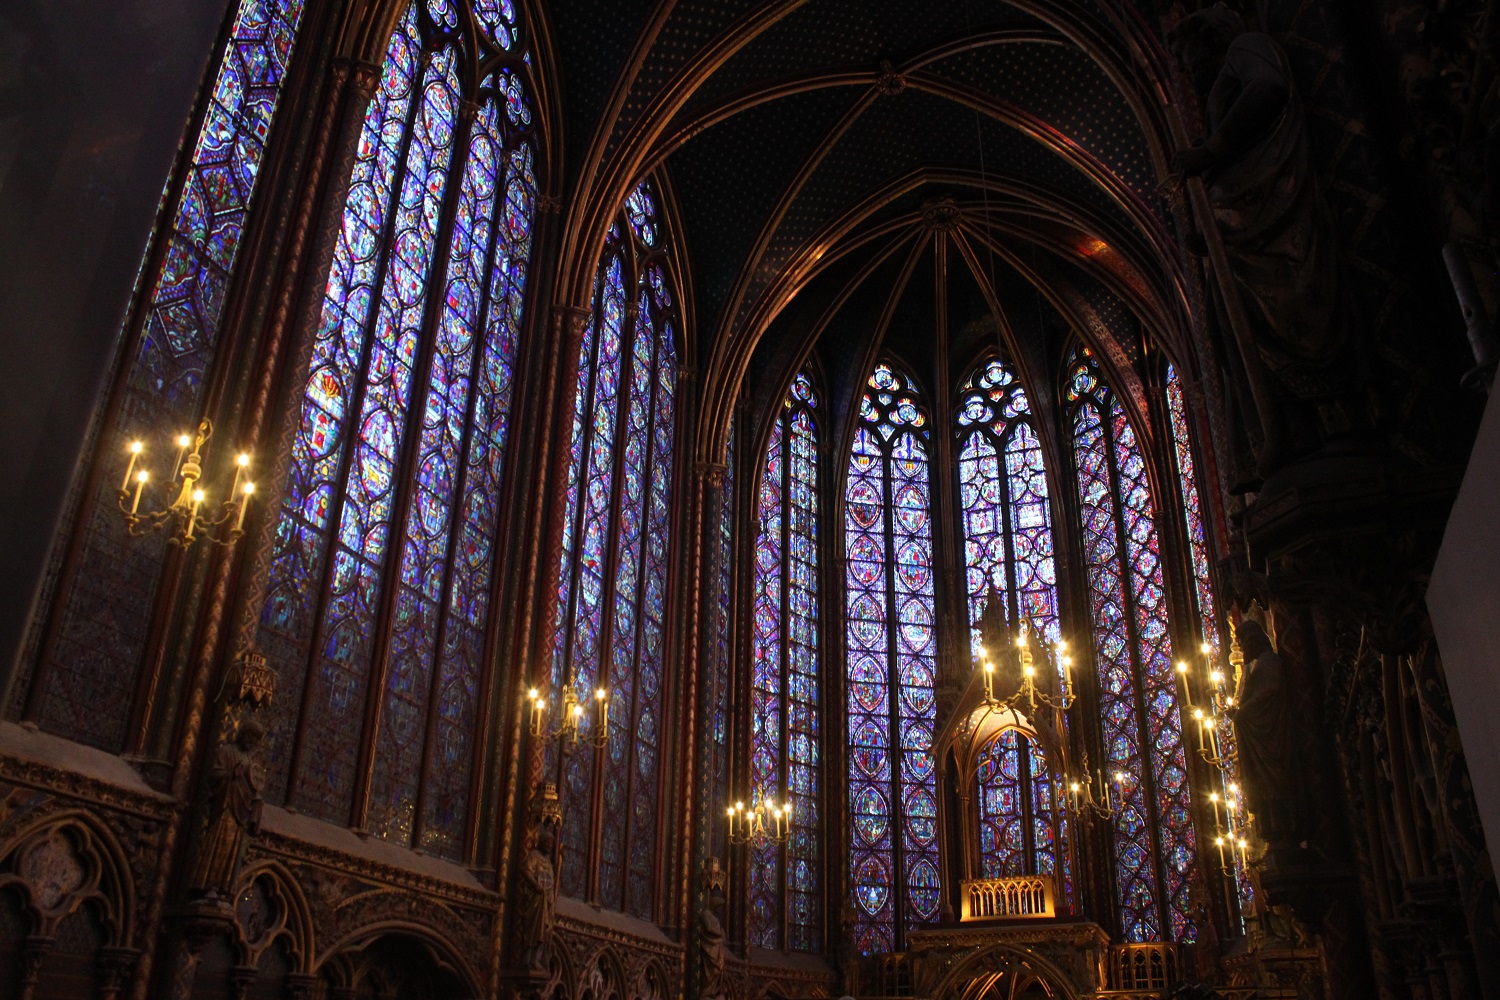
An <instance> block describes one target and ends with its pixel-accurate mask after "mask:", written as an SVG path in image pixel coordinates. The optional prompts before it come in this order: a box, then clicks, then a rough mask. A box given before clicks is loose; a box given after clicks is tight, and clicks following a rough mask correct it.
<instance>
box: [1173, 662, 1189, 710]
mask: <svg viewBox="0 0 1500 1000" xmlns="http://www.w3.org/2000/svg"><path fill="white" fill-rule="evenodd" d="M1177 672H1178V673H1179V674H1181V675H1182V699H1183V701H1186V702H1187V703H1188V704H1189V705H1192V703H1193V688H1192V685H1190V684H1189V683H1188V666H1187V663H1186V662H1185V661H1183V660H1178V661H1177Z"/></svg>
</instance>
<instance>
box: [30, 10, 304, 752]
mask: <svg viewBox="0 0 1500 1000" xmlns="http://www.w3.org/2000/svg"><path fill="white" fill-rule="evenodd" d="M303 3H304V0H240V2H239V3H238V4H237V5H235V7H234V8H233V21H232V22H231V24H230V27H229V33H228V37H227V38H226V39H225V42H224V48H223V50H222V51H221V52H220V53H219V55H218V62H217V69H216V70H215V71H214V77H213V83H212V86H211V89H210V90H209V91H208V92H207V98H206V101H205V103H204V108H203V117H202V122H201V124H199V126H198V129H197V134H196V135H190V136H189V137H188V138H189V141H188V143H187V144H186V146H185V148H186V149H190V150H191V152H190V153H188V154H187V155H186V157H185V161H184V164H183V167H182V170H181V173H180V175H179V176H178V177H177V178H174V181H175V183H170V182H169V184H168V187H167V191H166V198H167V202H166V203H167V206H168V208H167V215H166V216H165V221H164V224H163V226H162V228H161V230H160V231H159V232H158V234H157V236H156V239H155V240H154V241H153V246H152V249H151V250H150V251H148V254H147V258H146V263H145V265H143V267H145V268H151V267H153V262H154V261H157V260H159V261H160V263H159V264H155V265H154V270H143V273H142V275H141V285H140V288H139V290H138V294H139V295H141V296H142V302H141V307H140V308H138V309H137V310H133V312H132V315H139V316H140V319H138V320H136V321H135V322H137V323H139V326H138V327H134V326H133V327H132V328H130V329H127V331H126V337H125V342H126V345H127V347H126V350H127V352H128V354H127V361H126V363H127V364H128V366H129V373H128V375H127V377H126V383H125V387H124V393H123V395H122V398H121V400H120V404H119V407H118V409H117V410H116V412H115V413H113V414H111V418H112V420H111V423H110V425H109V427H108V429H107V430H106V432H105V433H104V435H103V437H102V441H103V443H102V445H101V448H100V452H99V454H100V456H101V457H100V461H103V462H114V461H117V459H118V456H120V455H123V454H124V453H125V447H126V442H128V441H130V440H133V439H137V438H139V439H142V440H144V441H146V442H150V443H151V444H153V445H157V444H160V443H163V442H165V441H167V440H168V439H169V438H172V437H175V436H176V435H177V434H179V433H181V432H182V431H184V430H186V429H189V428H191V427H194V426H196V425H197V423H198V419H199V416H200V414H199V408H200V406H201V405H202V391H203V384H204V381H205V379H206V378H207V377H208V373H209V369H210V367H211V366H212V364H213V360H214V356H215V354H216V350H217V347H218V344H219V325H220V322H221V320H222V318H223V313H224V303H225V298H226V295H227V293H228V290H229V284H230V278H231V276H232V275H233V273H234V267H235V262H236V261H237V259H238V257H239V249H240V243H241V241H242V240H243V238H244V234H245V220H246V213H247V211H248V210H249V206H250V205H251V203H252V201H253V200H254V196H255V191H256V181H257V179H258V176H259V173H260V167H261V163H262V160H263V159H264V157H265V152H266V142H267V139H268V138H269V136H270V133H271V126H272V124H273V122H274V120H275V117H276V109H277V106H278V105H279V104H280V100H281V89H282V84H283V82H284V81H285V79H286V71H287V66H288V63H289V62H290V59H291V54H292V48H293V42H294V41H295V39H296V36H297V27H298V24H299V22H300V20H301V17H302V9H303ZM220 451H221V452H224V451H226V449H222V448H221V449H220ZM100 478H101V481H102V483H103V486H102V488H101V490H100V491H99V492H98V493H97V494H95V495H94V496H93V497H92V498H91V501H90V503H89V504H88V505H87V507H86V511H85V517H84V518H83V519H82V520H81V521H80V524H79V526H78V528H77V529H75V530H78V531H81V532H83V540H82V541H83V544H82V549H81V553H80V564H79V569H78V570H77V572H76V573H75V574H73V576H72V578H71V579H70V580H65V581H63V590H62V593H61V594H60V596H59V601H60V605H59V608H58V611H57V613H58V614H59V615H60V616H61V620H60V622H59V626H58V629H57V637H56V640H55V641H54V642H53V643H52V644H51V648H48V649H43V650H42V651H41V653H40V659H41V661H42V662H43V663H44V664H45V666H44V668H43V671H42V673H43V674H44V675H45V676H44V678H42V679H41V682H42V683H43V685H44V688H43V690H42V691H40V692H38V695H39V697H36V698H34V699H33V700H34V701H35V702H36V703H37V712H38V714H37V721H38V722H39V723H40V724H41V725H42V726H44V727H45V728H47V729H48V730H50V731H52V732H56V733H59V734H61V735H64V736H68V737H69V738H72V739H76V740H80V741H82V742H85V743H91V744H94V745H96V746H100V747H104V748H106V749H110V750H118V749H120V748H121V745H122V742H123V740H124V738H125V733H124V728H125V723H126V719H127V718H128V716H129V714H130V713H129V701H130V692H131V689H132V687H133V685H134V680H135V675H136V671H137V669H138V668H139V666H140V661H141V657H142V654H143V652H144V646H145V641H146V633H147V630H148V629H149V627H150V611H151V605H152V595H153V594H154V593H155V590H156V587H157V579H158V576H159V574H160V572H161V569H162V563H163V559H164V551H165V550H164V548H163V546H162V545H161V541H160V538H159V537H158V538H148V539H145V540H140V541H137V540H132V539H128V538H125V537H124V532H123V531H122V529H121V526H120V519H119V515H118V512H117V511H116V510H115V509H114V508H115V497H114V477H113V475H103V476H101V477H100Z"/></svg>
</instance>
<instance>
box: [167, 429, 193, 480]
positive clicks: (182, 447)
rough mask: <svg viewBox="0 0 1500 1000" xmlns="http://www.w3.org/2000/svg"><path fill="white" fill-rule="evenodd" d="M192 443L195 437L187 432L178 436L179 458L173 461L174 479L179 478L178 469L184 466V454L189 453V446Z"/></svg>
mask: <svg viewBox="0 0 1500 1000" xmlns="http://www.w3.org/2000/svg"><path fill="white" fill-rule="evenodd" d="M192 443H193V439H192V438H190V437H188V436H187V435H186V434H179V435H178V436H177V460H176V461H174V462H173V463H172V478H173V479H176V478H177V470H178V469H180V468H182V456H183V455H186V454H187V450H188V446H189V445H191V444H192Z"/></svg>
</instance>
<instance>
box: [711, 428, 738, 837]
mask: <svg viewBox="0 0 1500 1000" xmlns="http://www.w3.org/2000/svg"><path fill="white" fill-rule="evenodd" d="M734 434H735V429H734V426H733V425H731V426H730V429H729V445H728V447H727V448H726V450H725V456H724V484H723V487H722V488H723V499H722V501H721V503H720V507H719V524H718V531H717V538H716V544H717V545H718V549H719V551H718V559H719V580H718V598H719V599H718V604H717V606H716V607H714V608H713V609H712V611H711V614H712V615H713V619H712V620H713V639H714V644H713V656H714V660H713V666H712V674H711V677H712V688H711V690H710V692H709V699H708V703H709V723H708V724H709V738H710V740H711V741H712V747H713V764H712V766H711V768H710V769H709V789H708V794H707V795H706V796H705V797H704V801H706V802H707V803H708V804H709V805H715V804H720V803H726V802H727V801H728V797H729V728H730V726H729V685H730V683H731V676H732V672H731V659H732V655H733V642H734V606H735V603H734V581H735V571H734V513H735V493H734V491H735V484H736V478H735V468H734V460H735V454H736V449H735V436H734ZM710 829H711V830H712V833H711V834H710V843H709V845H708V853H709V854H711V855H713V856H714V857H716V858H719V859H720V860H721V861H726V862H727V861H728V859H729V830H728V826H727V825H726V824H721V823H713V824H711V826H710Z"/></svg>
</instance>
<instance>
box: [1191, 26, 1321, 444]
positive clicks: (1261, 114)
mask: <svg viewBox="0 0 1500 1000" xmlns="http://www.w3.org/2000/svg"><path fill="white" fill-rule="evenodd" d="M1169 44H1170V45H1171V48H1172V52H1173V55H1174V56H1176V58H1177V60H1178V62H1179V63H1180V64H1181V65H1182V67H1183V69H1184V70H1186V71H1187V72H1188V74H1189V75H1190V76H1191V77H1192V80H1193V85H1194V87H1195V88H1196V89H1197V91H1198V94H1199V96H1200V98H1201V99H1202V101H1203V107H1204V113H1205V116H1206V118H1207V126H1208V136H1207V138H1206V139H1205V140H1204V141H1203V142H1202V143H1201V144H1200V145H1197V146H1193V147H1192V148H1190V149H1185V150H1182V151H1180V152H1179V153H1178V154H1177V155H1176V158H1175V161H1174V163H1175V165H1176V167H1177V168H1178V169H1179V170H1180V171H1182V173H1183V174H1185V175H1187V176H1189V177H1193V176H1199V175H1201V176H1202V177H1203V179H1204V183H1205V184H1206V185H1207V187H1208V194H1209V200H1210V202H1211V203H1212V206H1213V213H1214V221H1215V223H1216V226H1217V228H1218V231H1219V234H1220V236H1221V238H1222V240H1223V244H1224V250H1225V253H1226V256H1227V257H1228V258H1229V264H1230V269H1231V270H1232V271H1233V273H1234V280H1235V282H1236V284H1237V285H1238V287H1239V291H1240V298H1241V301H1242V303H1243V305H1244V307H1245V312H1246V313H1247V314H1248V317H1249V320H1250V323H1251V325H1252V326H1253V327H1254V329H1253V330H1250V331H1246V332H1247V333H1248V334H1249V335H1250V336H1252V337H1253V338H1254V340H1255V349H1256V352H1257V353H1258V355H1259V358H1258V359H1255V360H1252V359H1249V358H1247V359H1246V360H1247V364H1254V363H1256V362H1257V361H1258V363H1260V364H1262V365H1263V366H1264V368H1265V369H1266V370H1268V371H1269V372H1270V373H1271V375H1272V378H1273V381H1274V383H1275V384H1276V386H1277V387H1278V389H1279V390H1280V391H1279V392H1278V393H1277V395H1280V396H1282V397H1283V399H1285V398H1286V397H1293V398H1296V399H1300V400H1305V401H1308V402H1310V403H1314V404H1316V403H1317V402H1323V401H1326V399H1327V398H1328V397H1329V396H1331V395H1333V394H1335V393H1337V392H1340V391H1347V390H1346V389H1344V388H1343V387H1344V385H1345V384H1346V383H1347V382H1348V372H1343V373H1342V380H1340V372H1339V371H1336V370H1332V368H1331V366H1332V363H1333V362H1334V360H1335V359H1336V358H1337V357H1338V355H1339V354H1340V352H1341V350H1342V348H1343V344H1344V340H1345V336H1344V329H1343V325H1342V324H1341V323H1340V322H1339V319H1338V316H1337V310H1336V306H1337V303H1338V298H1339V283H1338V280H1337V278H1338V265H1337V261H1336V258H1335V249H1334V246H1333V230H1332V226H1331V224H1330V221H1329V219H1328V216H1327V212H1326V209H1325V208H1324V205H1323V201H1322V199H1321V197H1320V195H1319V191H1318V186H1317V184H1316V182H1315V180H1314V177H1313V173H1312V161H1311V156H1310V149H1309V143H1308V135H1307V123H1306V120H1305V118H1304V115H1303V110H1302V104H1301V101H1300V100H1299V99H1298V96H1297V90H1296V87H1295V86H1294V84H1293V80H1292V71H1291V66H1290V64H1289V63H1288V61H1287V57H1286V53H1285V52H1284V51H1282V49H1281V47H1280V46H1279V45H1277V44H1276V42H1275V41H1273V40H1272V38H1271V36H1269V35H1267V34H1264V33H1262V32H1258V31H1247V30H1246V29H1245V25H1244V22H1243V21H1241V20H1240V17H1239V15H1238V14H1236V13H1234V12H1233V11H1231V10H1229V9H1228V8H1226V7H1224V6H1223V5H1222V4H1218V5H1215V6H1214V7H1211V8H1209V9H1207V10H1201V11H1198V12H1196V13H1193V14H1189V15H1188V16H1186V17H1184V18H1183V19H1182V20H1181V21H1180V22H1179V23H1178V24H1177V26H1176V27H1175V28H1174V29H1173V31H1172V33H1171V36H1170V38H1169ZM1336 367H1339V368H1341V367H1342V366H1336ZM1325 409H1326V407H1325ZM1319 412H1320V416H1321V417H1323V418H1325V419H1323V423H1324V424H1327V423H1328V422H1329V419H1331V418H1328V415H1327V414H1326V413H1323V412H1322V411H1321V410H1320V411H1319ZM1335 422H1336V421H1335ZM1333 429H1335V428H1329V427H1325V430H1333ZM1304 436H1305V435H1304ZM1306 443H1307V442H1305V441H1304V442H1298V444H1301V445H1303V446H1304V447H1305V445H1306Z"/></svg>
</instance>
